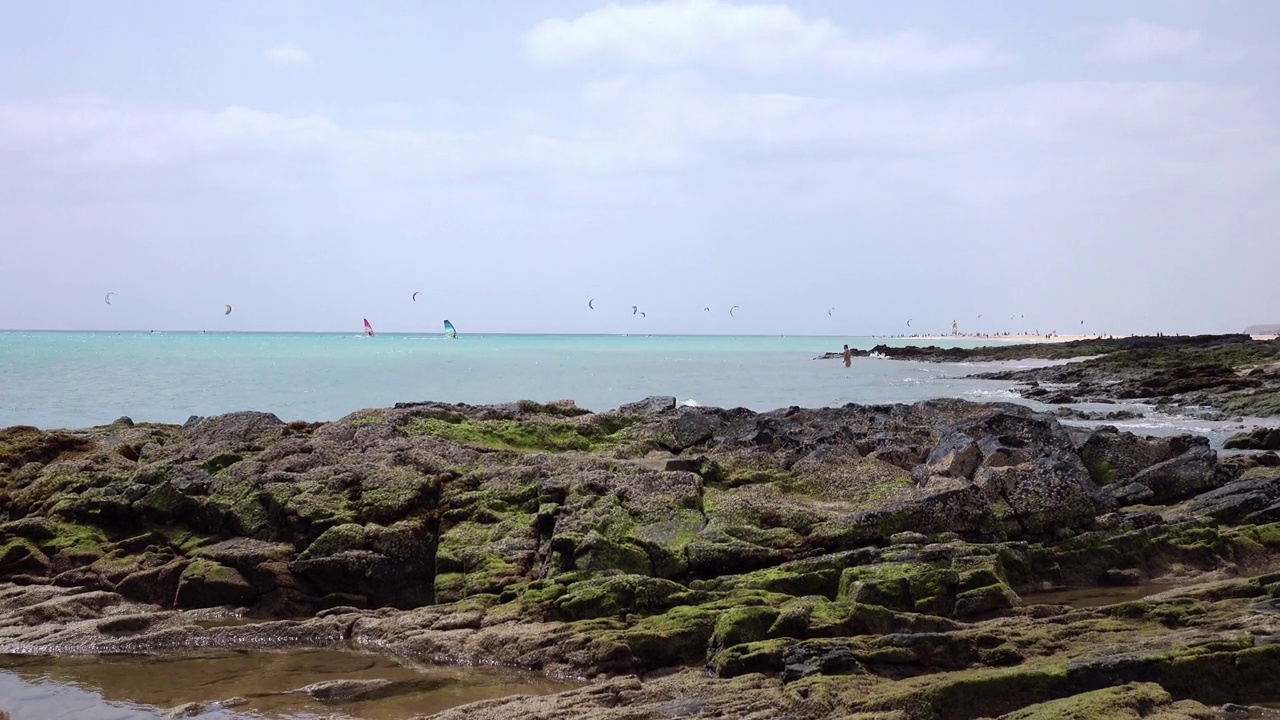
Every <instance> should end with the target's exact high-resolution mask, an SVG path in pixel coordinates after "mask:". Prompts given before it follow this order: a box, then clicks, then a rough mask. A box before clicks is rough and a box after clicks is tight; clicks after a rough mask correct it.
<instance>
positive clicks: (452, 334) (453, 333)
mask: <svg viewBox="0 0 1280 720" xmlns="http://www.w3.org/2000/svg"><path fill="white" fill-rule="evenodd" d="M444 336H445V337H447V338H456V337H458V331H457V330H454V329H453V323H451V322H449V321H448V320H445V321H444Z"/></svg>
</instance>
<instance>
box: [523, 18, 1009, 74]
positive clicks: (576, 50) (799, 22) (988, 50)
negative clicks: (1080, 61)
mask: <svg viewBox="0 0 1280 720" xmlns="http://www.w3.org/2000/svg"><path fill="white" fill-rule="evenodd" d="M526 50H527V52H528V54H529V57H530V58H531V59H532V60H533V61H534V62H537V63H541V64H546V65H571V64H574V63H579V62H583V61H586V60H591V59H595V58H606V59H612V60H616V61H618V62H621V63H624V64H628V65H633V66H642V67H657V68H675V67H682V66H689V65H695V64H705V65H712V66H720V67H726V68H732V69H737V70H745V71H749V72H755V73H778V72H785V71H790V70H803V69H821V70H827V71H831V72H836V73H844V74H850V75H884V74H891V73H921V74H927V73H944V72H950V71H957V70H971V69H974V68H979V67H985V66H989V65H995V64H1000V63H1003V62H1006V61H1008V59H1009V58H1008V56H1007V55H1006V54H1004V53H1002V52H1000V51H998V50H997V49H996V48H994V47H993V46H992V45H990V44H989V43H985V42H976V41H975V42H956V43H942V42H939V41H937V40H935V39H933V38H931V37H930V36H929V35H928V34H926V33H923V32H919V31H907V32H902V33H898V34H893V35H883V36H873V37H852V36H851V35H850V34H849V32H848V31H847V30H845V29H844V28H842V27H840V26H838V25H835V24H833V23H832V22H830V21H829V20H825V19H806V18H804V17H802V16H801V15H799V14H798V13H796V12H795V11H793V10H792V9H791V8H789V7H787V6H786V5H734V4H732V3H728V2H721V1H720V0H666V1H664V2H654V3H644V4H636V5H617V4H611V5H607V6H605V7H602V8H599V9H597V10H592V11H590V12H588V13H586V14H584V15H582V16H580V17H578V18H576V19H573V20H564V19H559V18H557V19H552V20H546V21H543V22H541V23H539V24H537V25H535V26H534V27H533V28H532V29H531V30H530V31H529V33H528V35H527V37H526Z"/></svg>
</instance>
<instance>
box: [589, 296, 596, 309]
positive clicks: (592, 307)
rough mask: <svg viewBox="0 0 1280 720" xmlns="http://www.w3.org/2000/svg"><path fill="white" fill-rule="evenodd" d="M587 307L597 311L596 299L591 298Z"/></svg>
mask: <svg viewBox="0 0 1280 720" xmlns="http://www.w3.org/2000/svg"><path fill="white" fill-rule="evenodd" d="M587 307H589V308H591V309H592V310H595V309H596V299H595V298H591V299H590V300H588V301H587Z"/></svg>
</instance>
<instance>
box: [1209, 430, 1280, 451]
mask: <svg viewBox="0 0 1280 720" xmlns="http://www.w3.org/2000/svg"><path fill="white" fill-rule="evenodd" d="M1222 447H1223V448H1225V449H1227V450H1280V428H1271V427H1258V428H1254V429H1253V430H1250V431H1249V432H1242V433H1236V434H1235V435H1232V436H1231V437H1229V438H1227V441H1226V442H1224V443H1223V444H1222Z"/></svg>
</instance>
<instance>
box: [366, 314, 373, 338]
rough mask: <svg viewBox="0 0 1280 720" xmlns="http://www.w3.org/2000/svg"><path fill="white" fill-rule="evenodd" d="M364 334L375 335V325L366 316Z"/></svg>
mask: <svg viewBox="0 0 1280 720" xmlns="http://www.w3.org/2000/svg"><path fill="white" fill-rule="evenodd" d="M364 334H365V335H366V336H368V337H373V326H372V325H370V324H369V319H368V318H365V321H364Z"/></svg>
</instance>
